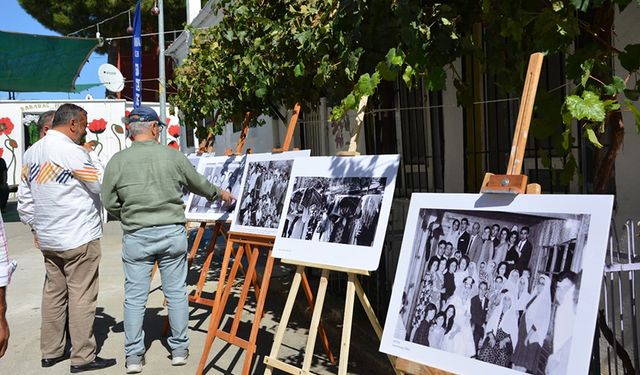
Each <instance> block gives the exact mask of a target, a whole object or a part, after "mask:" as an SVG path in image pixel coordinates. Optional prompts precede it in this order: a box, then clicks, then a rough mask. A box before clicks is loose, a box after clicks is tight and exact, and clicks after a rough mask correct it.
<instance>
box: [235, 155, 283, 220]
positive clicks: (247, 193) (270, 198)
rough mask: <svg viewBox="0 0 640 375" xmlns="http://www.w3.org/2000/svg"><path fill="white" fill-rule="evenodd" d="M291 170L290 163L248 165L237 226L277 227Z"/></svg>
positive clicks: (272, 161) (274, 162)
mask: <svg viewBox="0 0 640 375" xmlns="http://www.w3.org/2000/svg"><path fill="white" fill-rule="evenodd" d="M292 167H293V160H271V161H257V162H250V163H249V166H248V167H247V180H246V182H245V185H244V189H243V191H242V196H241V198H240V207H239V210H238V223H239V224H240V225H243V226H251V227H261V228H277V227H278V225H279V222H280V214H281V213H282V207H283V205H284V199H285V195H286V194H287V187H288V185H289V178H290V176H291V168H292Z"/></svg>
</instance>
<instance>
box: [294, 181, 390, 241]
mask: <svg viewBox="0 0 640 375" xmlns="http://www.w3.org/2000/svg"><path fill="white" fill-rule="evenodd" d="M385 186H386V177H340V178H330V177H297V178H296V180H295V183H294V186H293V193H292V196H291V200H290V202H289V207H288V210H287V217H286V221H285V224H284V229H283V231H282V237H286V238H294V239H301V240H307V241H321V242H332V243H341V244H349V245H358V246H371V245H373V240H374V238H375V233H376V229H377V226H378V219H379V217H380V208H381V206H382V198H383V194H384V188H385Z"/></svg>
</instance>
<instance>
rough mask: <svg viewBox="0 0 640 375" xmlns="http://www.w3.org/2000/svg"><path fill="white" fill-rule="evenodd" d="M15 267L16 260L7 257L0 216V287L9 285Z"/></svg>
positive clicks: (2, 223) (7, 252)
mask: <svg viewBox="0 0 640 375" xmlns="http://www.w3.org/2000/svg"><path fill="white" fill-rule="evenodd" d="M15 269H16V262H15V261H12V260H10V259H9V251H8V249H7V236H6V235H5V230H4V222H3V221H2V217H0V288H1V287H4V286H7V285H9V280H11V274H12V273H13V271H14V270H15Z"/></svg>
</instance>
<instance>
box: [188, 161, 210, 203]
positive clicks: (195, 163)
mask: <svg viewBox="0 0 640 375" xmlns="http://www.w3.org/2000/svg"><path fill="white" fill-rule="evenodd" d="M212 156H213V155H212ZM201 158H202V155H198V154H190V155H187V160H189V163H191V165H192V166H193V168H195V169H196V170H197V169H198V163H200V159H201ZM189 194H190V193H189V189H187V187H186V186H183V187H182V201H183V202H184V203H185V204H187V203H188V202H189Z"/></svg>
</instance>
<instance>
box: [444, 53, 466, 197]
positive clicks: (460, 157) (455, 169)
mask: <svg viewBox="0 0 640 375" xmlns="http://www.w3.org/2000/svg"><path fill="white" fill-rule="evenodd" d="M454 66H455V68H456V69H457V70H458V71H461V70H462V67H461V64H460V59H458V60H457V61H456V62H455V63H454ZM442 105H443V112H444V113H443V115H442V118H443V122H444V125H443V128H444V191H445V192H446V193H464V123H463V116H462V111H463V109H462V107H458V101H457V99H456V88H455V86H454V85H453V72H449V73H448V74H447V85H446V89H445V90H443V91H442Z"/></svg>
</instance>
